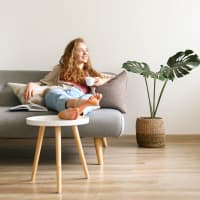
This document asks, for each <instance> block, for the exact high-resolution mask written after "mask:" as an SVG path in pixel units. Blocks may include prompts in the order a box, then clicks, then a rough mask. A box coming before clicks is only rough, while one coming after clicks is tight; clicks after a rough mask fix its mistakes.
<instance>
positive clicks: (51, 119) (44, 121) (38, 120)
mask: <svg viewBox="0 0 200 200" xmlns="http://www.w3.org/2000/svg"><path fill="white" fill-rule="evenodd" d="M26 123H27V124H28V125H31V126H39V131H38V138H37V143H36V149H35V156H34V162H33V169H32V177H31V179H32V182H35V177H36V172H37V168H38V162H39V157H40V151H41V147H42V141H43V137H44V132H45V127H47V126H48V127H55V138H56V172H57V192H58V193H60V192H62V167H61V166H62V165H61V126H71V127H72V131H73V135H74V139H75V141H76V145H77V148H78V152H79V156H80V161H81V163H82V166H83V169H84V173H85V177H86V178H88V177H89V172H88V168H87V163H86V160H85V156H84V152H83V148H82V143H81V139H80V135H79V131H78V127H77V126H78V125H83V124H88V123H89V118H88V117H85V116H80V117H79V118H78V119H76V120H62V119H59V118H58V116H57V115H43V116H34V117H28V118H26Z"/></svg>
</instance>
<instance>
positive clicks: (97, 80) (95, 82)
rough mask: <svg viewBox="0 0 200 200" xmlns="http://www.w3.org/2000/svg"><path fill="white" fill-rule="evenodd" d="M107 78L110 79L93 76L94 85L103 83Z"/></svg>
mask: <svg viewBox="0 0 200 200" xmlns="http://www.w3.org/2000/svg"><path fill="white" fill-rule="evenodd" d="M109 80H110V77H103V78H100V77H95V80H94V86H100V85H103V84H105V83H106V82H108V81H109Z"/></svg>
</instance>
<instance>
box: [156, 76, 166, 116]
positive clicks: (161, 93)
mask: <svg viewBox="0 0 200 200" xmlns="http://www.w3.org/2000/svg"><path fill="white" fill-rule="evenodd" d="M167 81H168V80H166V81H165V82H164V84H163V86H162V89H161V91H160V95H159V98H158V102H157V105H156V109H155V111H154V113H153V117H155V116H156V113H157V110H158V106H159V103H160V99H161V97H162V95H163V92H164V89H165V86H166V85H167Z"/></svg>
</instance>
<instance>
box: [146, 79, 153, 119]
mask: <svg viewBox="0 0 200 200" xmlns="http://www.w3.org/2000/svg"><path fill="white" fill-rule="evenodd" d="M144 79H145V84H146V89H147V94H148V100H149V108H150V115H151V118H153V111H152V105H151V99H150V94H149V87H148V83H147V78H146V77H144Z"/></svg>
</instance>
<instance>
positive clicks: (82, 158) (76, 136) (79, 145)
mask: <svg viewBox="0 0 200 200" xmlns="http://www.w3.org/2000/svg"><path fill="white" fill-rule="evenodd" d="M72 131H73V134H74V139H75V142H76V145H77V148H78V153H79V157H80V161H81V163H82V166H83V170H84V173H85V177H86V178H89V172H88V167H87V163H86V160H85V155H84V152H83V147H82V143H81V139H80V135H79V131H78V127H77V126H72Z"/></svg>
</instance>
